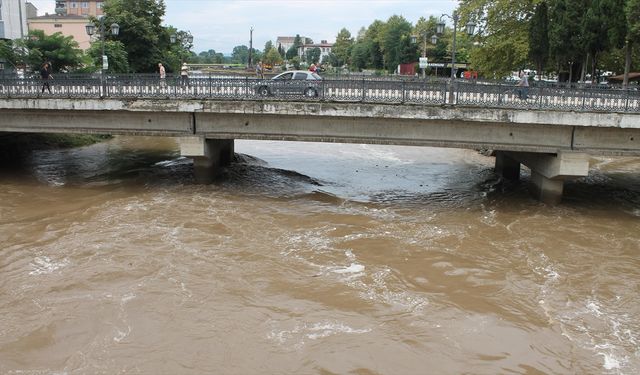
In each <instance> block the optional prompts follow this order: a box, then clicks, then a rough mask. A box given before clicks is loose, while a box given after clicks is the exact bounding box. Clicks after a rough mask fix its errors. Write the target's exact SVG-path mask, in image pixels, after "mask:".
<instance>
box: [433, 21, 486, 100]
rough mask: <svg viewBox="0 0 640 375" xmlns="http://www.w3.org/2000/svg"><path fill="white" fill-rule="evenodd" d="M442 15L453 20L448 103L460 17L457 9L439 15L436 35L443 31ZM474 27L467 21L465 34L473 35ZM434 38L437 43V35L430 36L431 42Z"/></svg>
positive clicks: (450, 94) (454, 66) (473, 24)
mask: <svg viewBox="0 0 640 375" xmlns="http://www.w3.org/2000/svg"><path fill="white" fill-rule="evenodd" d="M444 17H449V18H450V19H451V20H453V39H452V41H451V84H450V87H449V103H453V82H454V81H455V79H456V34H457V33H458V20H459V19H460V16H459V15H458V12H457V11H455V10H454V11H453V15H451V16H450V15H448V14H443V15H442V16H440V22H438V24H437V25H436V32H437V34H438V35H442V33H444V26H445V23H444V21H443V18H444ZM475 28H476V24H475V23H473V22H471V21H469V22H467V24H466V32H467V35H473V32H474V31H475ZM434 40H435V42H436V43H437V41H438V39H437V37H436V36H435V35H434V37H432V38H431V41H432V42H433V41H434Z"/></svg>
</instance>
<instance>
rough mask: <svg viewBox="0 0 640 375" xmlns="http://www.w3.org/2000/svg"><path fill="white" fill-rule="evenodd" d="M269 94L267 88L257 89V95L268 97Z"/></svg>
mask: <svg viewBox="0 0 640 375" xmlns="http://www.w3.org/2000/svg"><path fill="white" fill-rule="evenodd" d="M269 94H271V93H270V92H269V88H268V87H267V86H262V87H260V88H259V89H258V95H260V96H269Z"/></svg>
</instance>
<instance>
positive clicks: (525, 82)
mask: <svg viewBox="0 0 640 375" xmlns="http://www.w3.org/2000/svg"><path fill="white" fill-rule="evenodd" d="M518 97H519V98H520V99H522V100H527V99H528V98H529V76H528V75H527V73H525V72H520V82H518Z"/></svg>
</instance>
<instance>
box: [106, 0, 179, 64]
mask: <svg viewBox="0 0 640 375" xmlns="http://www.w3.org/2000/svg"><path fill="white" fill-rule="evenodd" d="M103 10H104V14H105V20H104V21H105V24H106V25H111V24H112V23H113V22H115V23H117V24H119V25H120V34H119V35H118V36H117V37H113V39H116V40H119V41H121V42H122V44H124V46H125V49H126V51H127V55H128V57H129V65H130V67H131V69H132V70H133V71H134V72H153V71H155V70H156V67H157V65H158V62H160V61H162V60H163V58H164V52H165V51H167V50H168V49H169V48H168V47H169V44H170V43H169V33H168V32H167V31H166V30H165V28H163V27H162V25H161V22H162V17H164V15H165V10H166V6H165V3H164V0H109V1H106V2H105V3H104V8H103ZM109 38H112V37H109Z"/></svg>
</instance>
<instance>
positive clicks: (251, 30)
mask: <svg viewBox="0 0 640 375" xmlns="http://www.w3.org/2000/svg"><path fill="white" fill-rule="evenodd" d="M252 52H253V26H251V29H249V61H248V66H247V67H248V68H251V66H252V65H253V64H252V61H251V54H252Z"/></svg>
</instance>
